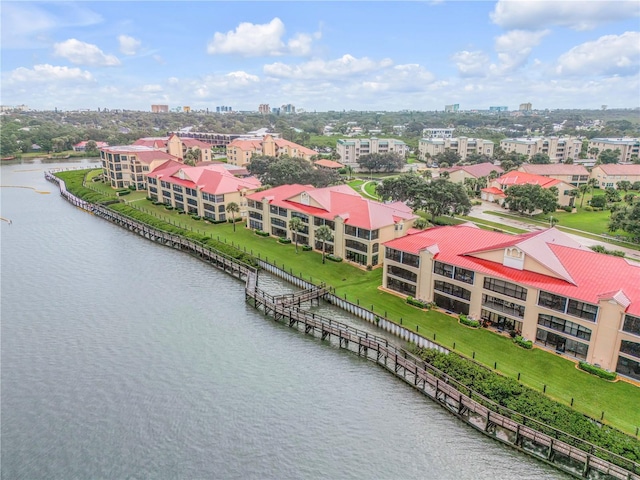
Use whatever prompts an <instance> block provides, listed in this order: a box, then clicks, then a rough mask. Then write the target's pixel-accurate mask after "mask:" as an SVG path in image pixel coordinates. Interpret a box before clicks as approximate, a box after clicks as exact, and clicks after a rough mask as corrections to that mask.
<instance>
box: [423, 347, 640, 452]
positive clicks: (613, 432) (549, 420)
mask: <svg viewBox="0 0 640 480" xmlns="http://www.w3.org/2000/svg"><path fill="white" fill-rule="evenodd" d="M416 353H417V354H418V356H419V357H420V358H422V359H423V360H424V361H425V362H427V363H428V364H430V365H432V366H433V367H435V368H437V369H438V370H440V371H442V372H443V373H445V374H446V375H447V376H449V377H451V378H453V379H455V380H457V381H458V382H460V383H461V384H463V385H465V386H466V387H468V388H470V389H471V390H474V391H475V392H477V393H479V394H480V395H483V396H484V397H486V398H488V399H489V400H492V401H494V402H496V403H498V404H499V405H502V406H503V407H506V408H508V409H510V410H513V411H515V412H518V413H520V414H522V415H525V416H527V417H529V418H533V419H535V420H537V421H539V422H541V423H544V424H546V425H549V426H550V427H553V428H556V429H558V430H560V431H562V432H565V433H568V434H569V435H573V436H574V437H578V438H580V439H583V440H585V441H587V442H590V443H593V444H595V445H598V446H600V447H602V448H604V449H606V450H609V451H611V452H614V453H616V454H617V455H620V456H622V457H625V458H628V459H629V460H632V461H634V462H638V461H639V460H640V441H639V440H638V439H637V438H634V437H632V436H630V435H626V434H625V433H623V432H621V431H620V430H617V429H615V428H612V427H610V426H608V425H602V424H599V423H598V422H596V421H595V420H593V419H592V418H589V417H587V416H586V415H583V414H581V413H579V412H577V411H576V410H574V409H572V408H571V407H569V406H567V405H564V404H562V403H560V402H556V401H555V400H552V399H551V398H549V397H547V396H546V395H545V394H543V393H542V392H539V391H537V390H534V389H532V388H529V387H526V386H524V385H522V384H520V383H518V382H517V381H516V380H515V379H512V378H508V377H504V376H503V375H500V374H499V373H496V372H493V371H492V370H490V369H489V368H486V367H484V366H481V365H479V364H477V363H476V362H474V361H472V360H470V359H467V358H464V357H462V356H460V355H458V354H456V353H454V352H450V353H449V354H444V353H440V352H438V351H437V350H430V349H416ZM515 420H517V419H515ZM540 430H544V429H543V428H541V429H540ZM545 433H548V434H551V433H552V432H551V431H547V432H545ZM559 439H560V440H562V441H564V442H566V443H569V444H572V445H575V444H576V443H578V442H576V441H575V440H573V439H571V438H570V437H566V436H563V435H559ZM576 446H580V445H579V444H578V445H576ZM596 454H598V455H601V456H602V458H605V457H606V454H605V453H604V452H598V451H596ZM605 459H607V460H612V461H615V459H611V458H605Z"/></svg>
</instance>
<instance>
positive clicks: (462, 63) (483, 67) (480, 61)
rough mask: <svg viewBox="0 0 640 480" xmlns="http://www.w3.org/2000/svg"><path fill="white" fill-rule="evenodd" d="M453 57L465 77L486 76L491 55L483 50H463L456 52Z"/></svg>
mask: <svg viewBox="0 0 640 480" xmlns="http://www.w3.org/2000/svg"><path fill="white" fill-rule="evenodd" d="M451 59H452V60H453V61H454V62H455V64H456V67H457V68H458V73H459V74H460V75H461V76H463V77H484V76H485V75H486V74H487V70H488V69H489V63H490V61H489V56H488V55H487V54H486V53H484V52H481V51H474V52H470V51H467V50H462V51H461V52H456V53H454V54H453V55H452V57H451Z"/></svg>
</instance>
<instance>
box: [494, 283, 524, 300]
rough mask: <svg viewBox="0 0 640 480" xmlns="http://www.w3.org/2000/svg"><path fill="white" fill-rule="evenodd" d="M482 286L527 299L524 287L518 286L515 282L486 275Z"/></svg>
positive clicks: (520, 298)
mask: <svg viewBox="0 0 640 480" xmlns="http://www.w3.org/2000/svg"><path fill="white" fill-rule="evenodd" d="M484 288H486V289H487V290H491V291H492V292H496V293H501V294H503V295H507V296H509V297H513V298H517V299H519V300H526V299H527V289H526V288H523V287H520V286H518V285H516V284H515V283H510V282H505V281H504V280H498V279H496V278H489V277H486V278H485V279H484Z"/></svg>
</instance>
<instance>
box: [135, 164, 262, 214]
mask: <svg viewBox="0 0 640 480" xmlns="http://www.w3.org/2000/svg"><path fill="white" fill-rule="evenodd" d="M147 177H148V178H147V195H148V196H149V197H150V198H151V199H152V200H154V201H159V202H163V203H165V204H166V205H171V206H172V207H173V208H175V209H176V210H183V211H185V212H187V213H191V214H195V215H199V216H200V217H202V218H205V219H207V220H210V221H214V222H223V221H226V220H228V219H230V218H231V215H230V214H229V213H227V205H229V204H230V203H232V202H234V203H236V204H237V205H238V207H240V212H239V213H238V214H237V216H236V218H239V217H245V216H246V214H247V200H246V196H247V195H248V194H250V193H253V192H254V191H255V190H256V189H257V188H260V181H259V180H258V179H257V178H254V177H246V178H237V177H235V176H233V174H231V173H230V172H229V171H227V169H225V168H224V165H207V166H202V167H189V166H186V165H183V164H181V163H178V162H167V163H165V164H163V165H161V166H159V167H158V168H156V169H154V170H153V171H152V172H150V173H149V174H148V175H147Z"/></svg>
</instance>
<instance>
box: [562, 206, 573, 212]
mask: <svg viewBox="0 0 640 480" xmlns="http://www.w3.org/2000/svg"><path fill="white" fill-rule="evenodd" d="M562 210H564V211H565V212H568V213H571V212H572V211H573V207H570V206H569V205H565V206H564V207H562Z"/></svg>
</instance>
